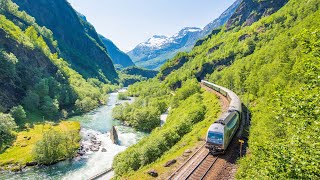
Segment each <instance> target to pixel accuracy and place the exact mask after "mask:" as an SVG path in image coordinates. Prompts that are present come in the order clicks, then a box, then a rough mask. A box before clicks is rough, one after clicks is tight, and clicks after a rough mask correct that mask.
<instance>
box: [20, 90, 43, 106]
mask: <svg viewBox="0 0 320 180" xmlns="http://www.w3.org/2000/svg"><path fill="white" fill-rule="evenodd" d="M22 102H23V106H24V108H25V109H27V110H29V111H35V110H37V109H38V108H39V105H40V97H39V95H38V94H37V93H35V92H33V91H30V90H29V91H28V92H27V95H26V97H25V98H24V99H23V101H22Z"/></svg>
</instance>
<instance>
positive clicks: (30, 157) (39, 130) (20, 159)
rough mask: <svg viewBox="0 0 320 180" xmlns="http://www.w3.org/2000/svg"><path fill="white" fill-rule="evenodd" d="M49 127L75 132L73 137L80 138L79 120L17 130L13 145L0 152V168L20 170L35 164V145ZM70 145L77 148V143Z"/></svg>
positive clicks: (59, 130)
mask: <svg viewBox="0 0 320 180" xmlns="http://www.w3.org/2000/svg"><path fill="white" fill-rule="evenodd" d="M51 128H52V129H53V130H55V131H58V132H71V131H74V132H77V133H75V136H76V137H74V138H75V139H78V141H79V140H80V135H79V132H80V123H79V122H70V121H62V122H60V123H59V124H53V123H45V124H43V125H35V126H34V127H33V128H29V129H27V130H25V131H21V132H18V133H17V138H16V140H15V141H14V143H13V145H12V146H11V147H9V148H8V149H6V150H5V151H4V152H3V153H2V154H0V170H6V171H21V170H22V169H23V168H25V167H26V166H34V165H36V162H35V160H34V154H33V153H34V148H35V145H36V143H37V142H38V141H40V140H41V139H42V136H43V132H46V131H48V130H49V129H51ZM70 146H72V147H70V148H75V149H77V148H79V144H70ZM59 160H64V159H59Z"/></svg>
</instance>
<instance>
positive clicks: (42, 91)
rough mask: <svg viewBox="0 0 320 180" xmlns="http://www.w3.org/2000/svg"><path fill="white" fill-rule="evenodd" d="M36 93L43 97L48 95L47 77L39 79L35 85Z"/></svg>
mask: <svg viewBox="0 0 320 180" xmlns="http://www.w3.org/2000/svg"><path fill="white" fill-rule="evenodd" d="M35 89H36V92H37V94H38V95H39V96H40V98H44V97H45V96H48V95H49V84H48V80H47V79H41V80H40V82H39V83H38V84H36V86H35Z"/></svg>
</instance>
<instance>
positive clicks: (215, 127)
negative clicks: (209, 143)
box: [208, 123, 224, 133]
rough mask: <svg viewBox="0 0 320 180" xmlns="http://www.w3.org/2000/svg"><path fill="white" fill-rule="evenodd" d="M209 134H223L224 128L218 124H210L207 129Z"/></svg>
mask: <svg viewBox="0 0 320 180" xmlns="http://www.w3.org/2000/svg"><path fill="white" fill-rule="evenodd" d="M208 131H210V132H220V133H223V132H224V126H223V125H222V124H220V123H213V124H211V126H210V127H209V130H208Z"/></svg>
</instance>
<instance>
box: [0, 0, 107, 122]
mask: <svg viewBox="0 0 320 180" xmlns="http://www.w3.org/2000/svg"><path fill="white" fill-rule="evenodd" d="M55 2H56V1H55ZM52 3H53V2H52ZM0 5H1V6H0V84H1V86H0V112H5V113H7V112H9V111H10V109H12V108H13V107H15V106H18V105H22V106H23V108H24V109H25V110H26V112H27V115H32V114H33V118H28V122H30V121H32V120H34V119H35V116H34V115H38V116H40V118H38V119H42V117H45V118H46V119H52V120H54V119H59V118H60V117H62V118H66V116H68V115H67V114H68V113H72V114H74V113H81V112H87V111H89V110H91V109H93V108H95V107H96V106H97V105H98V104H99V103H100V102H102V101H101V100H102V99H103V96H102V91H101V90H102V83H101V82H99V81H98V80H97V79H90V80H85V79H84V78H83V76H81V75H80V74H79V73H78V72H77V71H75V70H74V69H72V66H70V65H69V64H68V63H67V60H65V59H64V58H62V57H61V55H60V50H59V47H60V46H59V45H60V44H63V42H61V41H57V40H56V39H55V38H54V33H53V32H52V31H51V30H50V29H48V28H46V27H44V26H39V25H38V24H37V21H36V19H35V18H34V17H32V16H30V15H29V14H27V13H26V12H24V11H20V10H19V7H18V6H17V5H16V4H14V3H13V2H12V1H11V0H6V1H1V2H0ZM88 68H89V66H88ZM106 86H107V85H106ZM26 121H27V120H26ZM20 123H21V122H20ZM25 123H26V122H25ZM30 123H31V122H30Z"/></svg>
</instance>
